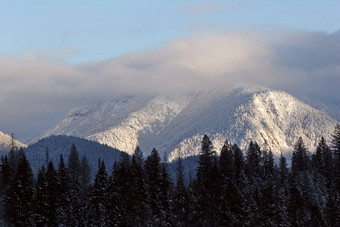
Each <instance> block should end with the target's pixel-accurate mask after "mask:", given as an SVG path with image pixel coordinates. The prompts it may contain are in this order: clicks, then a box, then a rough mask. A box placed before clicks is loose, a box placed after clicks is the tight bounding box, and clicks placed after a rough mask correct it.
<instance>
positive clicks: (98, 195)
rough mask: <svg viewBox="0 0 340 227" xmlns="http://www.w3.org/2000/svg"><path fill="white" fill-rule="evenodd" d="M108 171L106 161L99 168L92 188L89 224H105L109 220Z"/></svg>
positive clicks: (87, 213)
mask: <svg viewBox="0 0 340 227" xmlns="http://www.w3.org/2000/svg"><path fill="white" fill-rule="evenodd" d="M107 187H108V183H107V172H106V167H105V163H104V161H102V163H101V165H100V167H99V168H98V171H97V174H96V177H95V179H94V184H93V186H92V187H91V189H90V193H89V199H88V203H87V204H88V205H87V208H86V209H87V212H86V215H87V222H86V225H88V226H96V225H97V226H105V225H106V224H107V223H108V220H107V213H108V211H107V203H108V201H107V198H108V195H107Z"/></svg>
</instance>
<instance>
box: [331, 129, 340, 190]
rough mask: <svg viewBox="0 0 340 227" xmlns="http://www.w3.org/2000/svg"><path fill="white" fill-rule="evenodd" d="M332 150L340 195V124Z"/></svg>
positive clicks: (335, 133) (336, 183)
mask: <svg viewBox="0 0 340 227" xmlns="http://www.w3.org/2000/svg"><path fill="white" fill-rule="evenodd" d="M332 148H333V153H334V169H335V174H334V175H335V176H334V178H335V179H334V180H335V188H336V191H337V192H338V194H340V124H337V125H336V126H335V129H334V132H333V135H332Z"/></svg>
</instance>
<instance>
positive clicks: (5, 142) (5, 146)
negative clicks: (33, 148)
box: [0, 131, 27, 154]
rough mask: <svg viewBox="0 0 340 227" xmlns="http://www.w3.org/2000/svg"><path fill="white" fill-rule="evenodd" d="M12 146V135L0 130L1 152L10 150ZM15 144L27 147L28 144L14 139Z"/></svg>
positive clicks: (18, 146)
mask: <svg viewBox="0 0 340 227" xmlns="http://www.w3.org/2000/svg"><path fill="white" fill-rule="evenodd" d="M11 146H12V137H11V136H10V135H8V134H5V133H3V132H2V131H0V154H3V153H6V152H8V151H9V150H10V149H11ZM14 146H15V147H17V148H20V147H27V145H25V144H23V143H21V142H19V141H18V140H14Z"/></svg>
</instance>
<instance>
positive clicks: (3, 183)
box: [0, 156, 12, 220]
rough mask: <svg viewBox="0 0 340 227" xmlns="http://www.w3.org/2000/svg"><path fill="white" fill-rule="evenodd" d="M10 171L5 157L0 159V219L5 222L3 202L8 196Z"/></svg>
mask: <svg viewBox="0 0 340 227" xmlns="http://www.w3.org/2000/svg"><path fill="white" fill-rule="evenodd" d="M11 175H12V169H11V167H10V165H9V163H8V159H7V156H5V157H2V158H1V165H0V219H2V220H5V218H6V215H5V202H6V198H7V195H8V194H9V190H10V189H9V187H10V185H11V183H12V182H11V180H10V176H11Z"/></svg>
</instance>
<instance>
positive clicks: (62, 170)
mask: <svg viewBox="0 0 340 227" xmlns="http://www.w3.org/2000/svg"><path fill="white" fill-rule="evenodd" d="M331 138H332V140H331V141H329V144H327V142H326V140H325V139H324V138H323V137H322V138H321V139H320V141H318V146H317V148H316V150H315V151H308V150H307V149H306V146H305V144H304V141H303V139H302V138H301V137H300V138H299V139H298V141H296V143H295V146H294V148H293V150H292V156H291V159H290V160H287V158H286V157H285V156H283V155H281V156H280V157H278V159H277V160H276V161H275V158H274V156H273V153H272V151H271V150H270V149H265V148H261V147H260V146H259V145H258V144H257V143H256V142H254V141H251V142H250V143H249V145H248V146H247V149H246V150H244V151H243V150H242V149H241V148H240V147H239V146H238V145H237V144H230V143H229V142H228V141H225V143H224V146H223V148H222V150H221V151H220V152H219V153H220V155H217V152H216V151H215V150H214V148H213V146H212V142H211V141H210V139H209V137H208V136H207V135H205V136H204V137H203V140H202V147H201V153H200V156H199V161H198V167H197V169H196V173H195V174H193V175H192V176H190V179H189V181H188V183H187V181H186V180H185V176H184V167H183V164H182V159H181V158H180V157H179V158H178V160H177V161H176V163H177V174H176V179H172V178H171V177H170V175H169V172H168V167H167V165H168V164H167V163H165V162H162V161H161V158H160V157H159V154H158V152H157V150H156V149H155V148H154V149H153V150H152V152H151V154H150V155H149V156H147V157H143V153H142V151H141V149H140V148H139V147H137V148H136V149H135V152H134V154H133V155H132V156H130V155H128V154H126V153H121V158H120V161H119V162H114V163H105V160H98V169H97V170H95V171H96V175H95V178H94V180H92V179H91V177H90V171H91V170H90V167H89V164H88V160H87V158H86V157H85V156H84V157H83V158H81V159H80V158H79V156H78V151H77V147H76V146H75V145H72V147H71V149H70V152H69V156H68V161H67V163H65V162H64V158H63V156H62V155H61V156H60V159H59V164H58V166H54V164H53V163H52V162H51V161H49V160H48V158H47V160H46V163H45V164H44V165H43V166H41V168H40V170H39V172H38V174H37V175H36V176H35V175H34V174H33V171H32V169H31V167H30V163H29V162H28V160H27V158H26V155H25V152H24V150H23V149H11V151H10V152H9V153H8V154H7V155H5V156H3V157H2V158H1V163H0V164H1V166H0V226H340V125H336V127H335V130H334V133H333V134H332V135H331ZM51 152H53V151H51ZM106 165H111V166H113V168H112V169H113V171H112V172H107V168H106Z"/></svg>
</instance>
